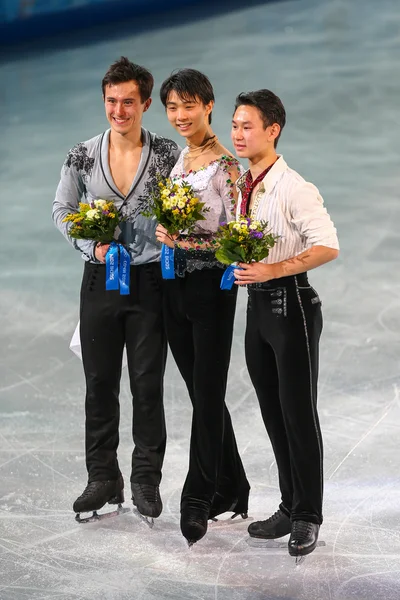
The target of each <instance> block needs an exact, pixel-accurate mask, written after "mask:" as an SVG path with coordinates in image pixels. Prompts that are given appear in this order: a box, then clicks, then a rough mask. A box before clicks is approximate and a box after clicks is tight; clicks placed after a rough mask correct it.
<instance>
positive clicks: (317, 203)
mask: <svg viewBox="0 0 400 600" xmlns="http://www.w3.org/2000/svg"><path fill="white" fill-rule="evenodd" d="M289 200H290V212H291V215H292V219H291V222H292V223H293V225H294V226H295V227H296V229H297V230H298V231H299V232H300V233H301V235H303V236H304V237H305V239H306V240H307V246H308V247H311V246H326V247H328V248H334V249H336V250H339V240H338V237H337V233H336V228H335V226H334V224H333V222H332V219H331V218H330V216H329V214H328V211H327V210H326V208H325V207H324V201H323V199H322V197H321V195H320V193H319V191H318V189H317V188H316V187H315V185H313V184H312V183H308V182H306V181H304V182H302V183H301V184H299V185H298V186H296V187H295V189H294V190H293V191H292V193H291V195H290V199H289Z"/></svg>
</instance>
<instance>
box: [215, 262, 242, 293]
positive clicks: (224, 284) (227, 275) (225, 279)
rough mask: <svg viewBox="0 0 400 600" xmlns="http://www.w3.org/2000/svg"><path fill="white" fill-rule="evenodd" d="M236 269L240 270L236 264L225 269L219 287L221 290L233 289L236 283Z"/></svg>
mask: <svg viewBox="0 0 400 600" xmlns="http://www.w3.org/2000/svg"><path fill="white" fill-rule="evenodd" d="M235 269H240V267H238V266H237V264H236V263H233V264H231V265H229V267H228V268H226V269H225V271H224V274H223V275H222V279H221V284H220V286H219V287H220V288H221V290H231V289H232V287H233V284H234V282H235V274H234V270H235Z"/></svg>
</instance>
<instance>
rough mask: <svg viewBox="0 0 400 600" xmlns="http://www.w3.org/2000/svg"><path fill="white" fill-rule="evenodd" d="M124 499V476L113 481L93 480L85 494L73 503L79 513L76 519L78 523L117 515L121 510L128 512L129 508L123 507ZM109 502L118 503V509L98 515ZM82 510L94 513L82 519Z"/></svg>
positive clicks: (74, 508) (75, 510)
mask: <svg viewBox="0 0 400 600" xmlns="http://www.w3.org/2000/svg"><path fill="white" fill-rule="evenodd" d="M123 501H124V480H123V478H122V476H120V477H119V479H116V480H112V481H110V480H108V481H91V482H90V483H88V484H87V486H86V488H85V490H84V492H83V494H82V495H81V496H79V498H77V499H76V500H75V502H74V504H73V510H74V512H76V513H77V514H76V516H75V519H76V521H78V523H89V522H91V521H97V520H99V519H101V518H104V517H108V516H115V515H117V514H119V513H121V512H127V510H128V509H123V508H122V502H123ZM107 502H108V504H118V510H117V511H113V512H112V513H106V514H104V515H98V514H97V511H98V510H100V508H103V506H104V505H105V504H107ZM82 512H93V514H92V516H91V517H88V518H84V519H81V516H80V513H82Z"/></svg>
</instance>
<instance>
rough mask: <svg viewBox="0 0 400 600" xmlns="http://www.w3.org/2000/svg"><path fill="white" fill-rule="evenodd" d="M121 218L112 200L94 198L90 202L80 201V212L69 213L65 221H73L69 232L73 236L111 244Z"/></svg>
mask: <svg viewBox="0 0 400 600" xmlns="http://www.w3.org/2000/svg"><path fill="white" fill-rule="evenodd" d="M121 220H122V219H121V217H120V216H119V215H118V211H117V209H116V207H115V205H114V202H112V200H110V201H108V202H107V201H106V200H92V201H91V202H90V203H89V204H85V203H83V202H80V203H79V212H76V213H72V214H69V215H67V216H66V217H65V219H64V221H63V222H70V223H72V226H71V227H70V229H69V232H68V234H69V235H70V236H71V237H73V238H76V239H80V240H81V239H85V240H95V241H96V242H101V243H102V244H109V243H111V242H112V241H113V239H114V233H115V229H116V227H117V225H118V223H120V221H121Z"/></svg>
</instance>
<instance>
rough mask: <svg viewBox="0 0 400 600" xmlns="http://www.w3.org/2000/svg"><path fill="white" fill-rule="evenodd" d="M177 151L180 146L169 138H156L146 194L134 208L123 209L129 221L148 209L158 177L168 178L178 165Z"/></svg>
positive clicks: (129, 205) (144, 193)
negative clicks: (150, 196) (149, 198)
mask: <svg viewBox="0 0 400 600" xmlns="http://www.w3.org/2000/svg"><path fill="white" fill-rule="evenodd" d="M177 150H178V145H177V144H175V142H173V141H172V140H169V139H168V138H163V137H159V136H156V137H154V138H153V139H152V156H151V159H150V162H149V166H148V168H147V173H146V175H145V181H146V182H145V184H144V192H143V194H142V195H141V196H140V197H139V198H138V199H137V202H135V205H134V206H132V204H127V205H126V206H124V208H123V209H122V212H123V214H124V216H125V217H127V218H128V220H129V221H133V220H134V219H135V218H136V217H137V216H138V215H140V214H141V213H142V212H143V211H145V210H146V209H147V208H148V197H149V195H150V193H151V192H152V191H153V190H154V189H155V188H156V186H157V175H158V174H160V175H162V176H163V177H168V175H169V174H170V172H171V171H172V167H173V166H174V165H175V163H176V160H177V159H176V152H177Z"/></svg>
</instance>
